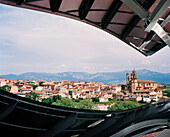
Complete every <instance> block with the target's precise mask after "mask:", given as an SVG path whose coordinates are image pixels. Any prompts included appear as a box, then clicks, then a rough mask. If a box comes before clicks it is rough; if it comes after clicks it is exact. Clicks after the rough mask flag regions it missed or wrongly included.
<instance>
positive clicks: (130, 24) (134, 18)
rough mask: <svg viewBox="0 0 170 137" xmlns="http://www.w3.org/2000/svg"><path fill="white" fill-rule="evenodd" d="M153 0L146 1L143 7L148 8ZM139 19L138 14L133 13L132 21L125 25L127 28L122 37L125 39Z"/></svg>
mask: <svg viewBox="0 0 170 137" xmlns="http://www.w3.org/2000/svg"><path fill="white" fill-rule="evenodd" d="M154 2H155V0H153V1H152V0H151V1H149V2H148V3H146V4H145V5H144V9H146V10H148V9H149V8H150V7H151V6H152V5H153V3H154ZM140 20H141V18H140V17H139V16H138V15H134V17H133V19H132V21H131V22H130V23H129V25H128V26H127V29H126V30H125V31H124V32H123V35H122V39H125V38H126V37H127V36H128V35H129V33H130V32H131V31H132V30H133V28H134V27H135V26H136V25H137V24H138V23H139V21H140Z"/></svg>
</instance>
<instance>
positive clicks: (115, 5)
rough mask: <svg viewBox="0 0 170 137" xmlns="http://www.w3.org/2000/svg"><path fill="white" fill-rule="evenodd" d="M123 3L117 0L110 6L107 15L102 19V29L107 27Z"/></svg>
mask: <svg viewBox="0 0 170 137" xmlns="http://www.w3.org/2000/svg"><path fill="white" fill-rule="evenodd" d="M122 4H123V3H122V2H121V1H120V0H116V1H114V2H113V3H112V5H111V6H110V7H109V10H108V12H107V13H106V14H105V16H104V17H103V19H102V26H101V27H102V29H105V28H107V26H108V25H109V23H110V22H111V20H112V19H113V17H114V16H115V15H116V13H117V11H118V10H119V8H120V7H121V5H122Z"/></svg>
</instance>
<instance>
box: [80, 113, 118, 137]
mask: <svg viewBox="0 0 170 137" xmlns="http://www.w3.org/2000/svg"><path fill="white" fill-rule="evenodd" d="M115 121H116V116H115V115H113V116H112V117H110V118H107V119H105V120H104V121H103V122H101V123H100V124H98V125H97V126H95V127H93V128H89V129H88V130H87V131H86V132H85V133H83V134H82V135H80V137H94V136H96V135H97V134H99V133H100V132H102V131H104V130H105V129H107V128H108V127H110V126H111V125H113V124H114V123H115Z"/></svg>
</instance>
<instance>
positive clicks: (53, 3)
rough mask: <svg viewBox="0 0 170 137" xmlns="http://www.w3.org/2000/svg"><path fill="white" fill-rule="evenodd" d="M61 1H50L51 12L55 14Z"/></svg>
mask: <svg viewBox="0 0 170 137" xmlns="http://www.w3.org/2000/svg"><path fill="white" fill-rule="evenodd" d="M61 3H62V0H50V9H51V11H52V12H57V11H58V10H59V8H60V5H61Z"/></svg>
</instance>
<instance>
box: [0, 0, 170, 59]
mask: <svg viewBox="0 0 170 137" xmlns="http://www.w3.org/2000/svg"><path fill="white" fill-rule="evenodd" d="M0 3H2V4H6V5H11V6H16V7H21V8H27V9H32V10H37V11H41V12H47V13H51V14H56V15H61V16H65V17H68V18H72V19H76V20H79V21H82V22H85V23H88V24H90V25H93V26H95V27H97V28H100V29H102V30H104V31H106V32H108V33H110V34H112V35H114V36H116V37H118V38H119V39H121V40H122V41H124V42H125V43H127V44H128V45H130V46H132V47H133V48H135V49H136V50H138V51H139V52H141V53H143V54H144V55H146V56H148V55H152V54H153V53H155V52H157V51H159V50H160V49H162V48H163V47H165V46H166V45H169V46H170V36H169V33H170V23H169V20H170V15H169V13H170V8H169V5H170V0H0Z"/></svg>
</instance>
